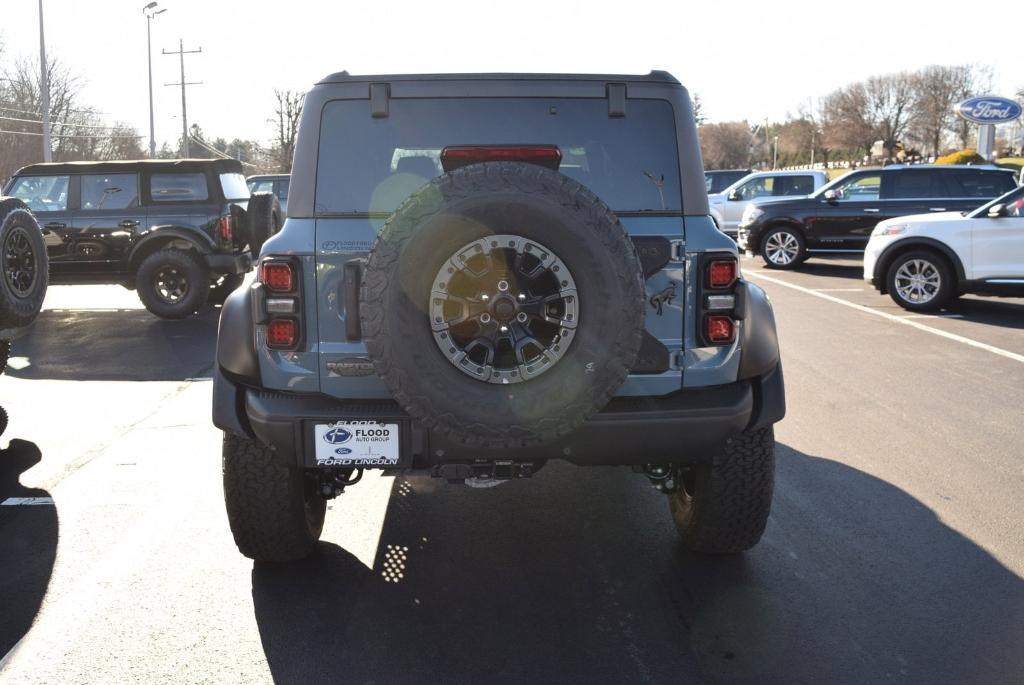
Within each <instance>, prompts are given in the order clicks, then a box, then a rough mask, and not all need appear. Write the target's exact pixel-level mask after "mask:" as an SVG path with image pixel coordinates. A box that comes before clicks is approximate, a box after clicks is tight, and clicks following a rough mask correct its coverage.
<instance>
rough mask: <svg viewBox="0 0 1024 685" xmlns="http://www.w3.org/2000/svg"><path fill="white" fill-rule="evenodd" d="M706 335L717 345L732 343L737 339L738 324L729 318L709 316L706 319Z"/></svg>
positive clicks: (709, 340)
mask: <svg viewBox="0 0 1024 685" xmlns="http://www.w3.org/2000/svg"><path fill="white" fill-rule="evenodd" d="M704 335H705V337H706V338H707V340H708V342H710V343H713V344H715V345H721V344H723V343H731V342H732V341H733V340H734V339H735V338H736V322H734V321H733V320H732V318H730V317H728V316H709V317H707V318H706V319H704Z"/></svg>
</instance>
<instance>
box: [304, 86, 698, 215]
mask: <svg viewBox="0 0 1024 685" xmlns="http://www.w3.org/2000/svg"><path fill="white" fill-rule="evenodd" d="M322 121H323V124H322V129H321V132H320V154H319V165H318V168H317V185H316V211H317V212H320V213H324V212H327V213H332V212H337V213H353V212H356V213H362V212H368V211H369V212H391V211H393V210H394V209H395V207H397V206H398V205H399V203H401V202H402V201H403V200H404V199H405V198H406V197H408V196H409V194H410V193H411V192H412V191H414V190H415V189H417V188H419V187H420V186H421V185H423V183H424V182H425V181H426V180H428V179H430V178H432V177H434V176H437V175H439V174H440V173H441V165H440V161H439V159H440V153H441V150H442V149H443V148H445V147H446V146H449V145H469V144H482V143H486V144H491V145H500V144H508V145H529V144H550V145H557V146H558V147H559V149H561V151H562V165H561V169H560V171H561V172H562V173H564V174H566V175H567V176H571V177H572V178H575V179H576V180H577V181H579V182H581V183H583V184H584V185H585V186H587V187H589V188H590V189H591V190H592V191H594V192H595V193H597V195H599V196H600V197H601V198H602V199H603V200H604V201H605V202H606V203H608V205H610V206H611V207H612V209H615V210H619V211H629V210H662V209H667V210H672V211H680V210H681V208H682V204H681V200H680V189H679V165H678V161H677V159H676V157H677V155H676V149H677V147H676V138H675V121H674V117H673V112H672V107H671V105H669V104H668V103H667V102H665V101H661V100H630V104H629V112H628V114H627V115H626V116H625V117H622V118H611V117H609V116H608V103H607V101H605V100H598V99H558V98H554V99H546V98H536V99H512V98H472V99H458V98H450V99H449V98H446V99H434V100H428V99H423V100H393V101H392V102H391V107H390V112H389V114H388V116H387V117H386V118H381V119H374V118H372V117H371V116H370V109H369V103H368V102H367V101H366V100H339V101H334V102H330V103H328V104H327V105H326V106H325V107H324V110H323V118H322Z"/></svg>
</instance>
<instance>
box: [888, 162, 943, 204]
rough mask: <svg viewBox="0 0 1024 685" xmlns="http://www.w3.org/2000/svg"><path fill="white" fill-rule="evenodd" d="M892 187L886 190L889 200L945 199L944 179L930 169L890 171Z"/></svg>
mask: <svg viewBox="0 0 1024 685" xmlns="http://www.w3.org/2000/svg"><path fill="white" fill-rule="evenodd" d="M889 174H890V176H889V180H890V183H891V185H890V186H889V188H888V189H887V190H886V195H885V198H886V199H887V200H919V199H921V198H932V197H944V196H945V195H946V189H945V188H944V187H943V186H942V179H941V178H939V175H938V174H937V173H935V171H933V170H930V169H920V170H910V169H908V170H906V171H890V172H889Z"/></svg>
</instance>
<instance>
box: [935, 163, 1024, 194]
mask: <svg viewBox="0 0 1024 685" xmlns="http://www.w3.org/2000/svg"><path fill="white" fill-rule="evenodd" d="M946 183H948V184H949V185H950V189H949V191H950V193H952V195H953V196H954V197H998V196H999V195H1002V194H1003V193H1008V192H1010V191H1011V190H1013V188H1014V186H1015V185H1016V184H1015V183H1014V180H1013V175H1012V174H1009V173H1006V172H1002V171H983V170H981V169H978V170H977V171H975V170H972V169H963V170H958V171H949V172H946Z"/></svg>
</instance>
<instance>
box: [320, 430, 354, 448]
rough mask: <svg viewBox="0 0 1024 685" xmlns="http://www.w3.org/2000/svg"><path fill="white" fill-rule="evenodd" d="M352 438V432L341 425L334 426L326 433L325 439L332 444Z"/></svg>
mask: <svg viewBox="0 0 1024 685" xmlns="http://www.w3.org/2000/svg"><path fill="white" fill-rule="evenodd" d="M351 439H352V434H351V433H349V432H348V431H347V430H345V429H344V428H341V427H340V426H338V427H335V428H332V429H330V430H329V431H327V432H326V433H324V440H325V441H326V442H329V443H331V444H332V445H340V444H341V443H343V442H348V441H349V440H351Z"/></svg>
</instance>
